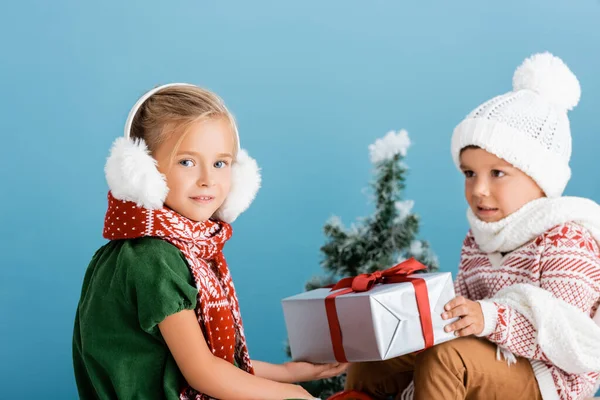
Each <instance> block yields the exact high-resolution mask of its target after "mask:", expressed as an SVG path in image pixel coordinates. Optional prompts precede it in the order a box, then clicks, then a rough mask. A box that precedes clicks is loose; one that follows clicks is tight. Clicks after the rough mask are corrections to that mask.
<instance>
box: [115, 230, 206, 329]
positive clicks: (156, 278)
mask: <svg viewBox="0 0 600 400" xmlns="http://www.w3.org/2000/svg"><path fill="white" fill-rule="evenodd" d="M128 242H129V248H128V249H127V250H126V251H124V252H122V253H121V254H122V255H123V261H125V262H127V263H128V268H127V280H126V281H127V285H126V288H127V289H126V290H128V292H129V293H127V294H126V295H127V297H128V298H129V299H130V300H131V301H132V302H133V303H134V305H135V307H136V308H137V314H138V319H139V323H140V327H141V328H142V329H143V330H144V331H146V332H148V333H151V334H157V333H158V324H159V323H160V322H162V321H163V320H164V319H165V318H166V317H168V316H169V315H173V314H175V313H178V312H179V311H182V310H193V309H194V308H196V302H197V300H196V298H197V295H198V289H197V288H196V287H195V286H194V281H193V279H192V276H191V273H190V270H189V268H188V265H187V262H186V260H185V257H184V256H183V254H182V253H181V251H179V249H178V248H177V247H175V246H173V245H172V244H171V243H168V242H166V241H164V240H162V239H158V238H141V239H137V240H131V241H128Z"/></svg>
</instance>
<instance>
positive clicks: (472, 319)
mask: <svg viewBox="0 0 600 400" xmlns="http://www.w3.org/2000/svg"><path fill="white" fill-rule="evenodd" d="M444 310H446V311H445V312H444V313H443V314H442V319H451V318H460V319H459V320H458V321H456V322H453V323H451V324H448V325H446V327H445V328H444V330H445V331H446V332H452V331H454V334H455V335H456V336H469V335H478V334H480V333H481V332H483V328H484V320H483V311H481V305H480V304H479V303H478V302H476V301H471V300H469V299H465V298H464V297H462V296H458V297H455V298H454V299H452V300H450V301H449V302H448V304H446V305H445V306H444Z"/></svg>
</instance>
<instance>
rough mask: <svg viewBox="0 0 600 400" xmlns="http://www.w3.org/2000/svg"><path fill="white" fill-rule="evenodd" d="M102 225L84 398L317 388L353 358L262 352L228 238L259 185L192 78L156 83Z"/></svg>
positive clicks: (80, 377)
mask: <svg viewBox="0 0 600 400" xmlns="http://www.w3.org/2000/svg"><path fill="white" fill-rule="evenodd" d="M105 171H106V178H107V181H108V185H109V188H110V192H109V194H108V211H107V213H106V217H105V223H104V237H105V238H106V239H109V242H108V243H107V244H106V245H105V246H103V247H101V248H100V249H99V250H98V251H97V252H96V254H95V255H94V257H93V259H92V261H91V263H90V265H89V267H88V270H87V272H86V274H85V278H84V282H83V289H82V293H81V299H80V301H79V305H78V308H77V315H76V319H75V329H74V336H73V358H74V368H75V377H76V381H77V387H78V390H79V394H80V397H81V398H84V399H95V398H99V399H114V398H120V399H129V398H142V399H159V398H160V399H163V398H167V399H177V398H180V399H209V398H227V399H285V398H301V399H310V398H312V396H311V395H310V394H309V393H308V392H306V391H305V390H304V389H302V388H301V387H300V386H296V385H293V384H292V382H299V381H305V380H312V379H319V378H323V377H331V376H335V375H338V374H340V373H341V372H343V371H344V369H345V365H342V364H330V365H313V364H308V363H287V364H283V365H272V364H268V363H264V362H259V361H252V360H251V359H250V356H249V354H248V350H247V347H246V340H245V337H244V330H243V327H242V320H241V316H240V309H239V305H238V300H237V297H236V294H235V289H234V286H233V281H232V279H231V276H230V273H229V269H228V267H227V263H226V262H225V258H224V256H223V252H222V251H223V246H224V245H225V242H226V241H227V240H228V239H229V238H230V237H231V227H230V225H229V224H228V222H232V221H233V220H235V219H236V217H237V216H238V215H239V214H240V213H241V212H242V211H244V210H245V209H246V208H247V207H248V206H249V205H250V203H251V202H252V200H253V198H254V196H255V195H256V192H257V191H258V188H259V186H260V175H259V171H258V167H257V165H256V162H255V161H254V160H253V159H251V158H250V157H249V156H248V155H247V154H246V152H245V151H243V150H240V149H239V137H238V133H237V128H236V124H235V121H234V118H233V116H232V115H231V113H230V112H229V111H228V110H227V108H226V107H225V105H224V104H223V102H222V101H221V99H220V98H219V97H217V96H216V95H215V94H213V93H211V92H209V91H207V90H204V89H201V88H198V87H196V86H192V85H188V84H170V85H165V86H161V87H158V88H156V89H154V90H151V91H150V92H148V93H146V94H145V95H144V96H143V97H142V98H141V99H140V100H139V101H138V102H137V103H136V104H135V105H134V107H133V109H132V110H131V112H130V114H129V117H128V119H127V123H126V125H125V137H124V138H120V139H117V140H116V142H115V143H114V145H113V148H112V151H111V155H110V157H109V158H108V160H107V163H106V168H105Z"/></svg>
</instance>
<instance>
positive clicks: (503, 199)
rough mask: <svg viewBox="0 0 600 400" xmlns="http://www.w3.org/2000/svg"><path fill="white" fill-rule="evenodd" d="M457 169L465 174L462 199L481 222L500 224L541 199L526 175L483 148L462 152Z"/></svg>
mask: <svg viewBox="0 0 600 400" xmlns="http://www.w3.org/2000/svg"><path fill="white" fill-rule="evenodd" d="M460 168H461V170H462V171H463V173H464V175H465V198H466V199H467V202H468V203H469V207H471V210H472V211H473V213H475V215H476V216H477V217H478V218H479V219H480V220H482V221H485V222H496V221H500V220H501V219H503V218H505V217H507V216H509V215H510V214H512V213H513V212H515V211H517V210H518V209H519V208H521V207H522V206H524V205H525V204H527V203H529V202H530V201H532V200H535V199H539V198H540V197H544V192H543V191H542V189H540V187H539V186H538V185H537V183H535V182H534V180H533V179H531V178H530V177H529V176H528V175H525V173H523V172H522V171H521V170H519V169H517V168H515V167H513V166H512V165H511V164H509V163H507V162H506V161H504V160H502V159H501V158H498V157H496V156H495V155H493V154H491V153H488V152H487V151H485V150H483V149H480V148H466V149H464V150H463V151H462V152H461V154H460Z"/></svg>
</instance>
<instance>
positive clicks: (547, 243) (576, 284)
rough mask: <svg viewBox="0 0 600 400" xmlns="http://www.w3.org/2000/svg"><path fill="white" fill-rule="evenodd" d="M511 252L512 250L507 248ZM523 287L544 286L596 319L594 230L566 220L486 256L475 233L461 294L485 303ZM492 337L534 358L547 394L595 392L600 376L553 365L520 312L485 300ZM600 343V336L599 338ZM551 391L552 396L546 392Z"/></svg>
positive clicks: (467, 246)
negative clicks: (501, 292)
mask: <svg viewBox="0 0 600 400" xmlns="http://www.w3.org/2000/svg"><path fill="white" fill-rule="evenodd" d="M505 250H506V249H505ZM518 283H528V284H532V285H534V286H539V287H541V288H542V289H545V290H547V291H549V292H551V293H552V294H553V295H554V296H555V297H557V298H558V299H561V300H564V301H565V302H567V303H569V304H572V305H573V306H575V307H577V308H579V309H581V310H582V311H583V312H585V313H586V314H587V315H590V317H591V316H594V314H595V313H596V310H597V309H598V307H599V305H600V249H599V248H598V244H597V241H596V240H595V238H594V236H593V235H592V234H591V233H590V231H589V230H587V229H586V228H583V227H582V226H581V225H579V224H576V223H572V222H566V223H562V224H559V225H557V226H554V227H552V228H550V229H549V230H547V231H545V232H544V233H542V234H540V235H539V236H537V237H536V238H535V239H533V240H531V241H528V242H527V243H525V244H523V245H521V246H520V247H518V248H516V249H514V250H513V251H510V252H509V253H507V254H505V253H500V252H491V253H486V252H483V251H482V250H481V249H480V246H479V245H478V244H477V242H476V240H475V237H474V235H473V233H472V231H469V233H468V235H467V237H466V238H465V240H464V243H463V248H462V252H461V260H460V266H459V271H458V276H457V280H456V284H455V286H456V292H457V294H458V295H462V296H465V297H467V298H469V299H471V300H484V299H489V298H492V297H494V296H495V294H496V293H498V291H499V290H501V289H503V288H506V287H507V286H511V285H515V284H518ZM480 303H481V304H482V309H483V311H484V317H485V329H484V332H482V334H481V335H480V336H486V337H487V339H489V340H490V341H492V342H494V343H497V344H498V345H499V346H501V347H502V348H504V349H507V350H509V351H510V352H512V353H513V354H515V355H517V356H521V357H525V358H528V359H530V360H531V364H532V366H533V369H534V372H535V374H536V378H537V380H538V384H539V386H540V390H541V392H542V396H543V397H544V398H551V397H556V395H555V394H554V393H552V391H555V392H557V393H558V398H560V399H561V400H575V399H581V398H585V397H587V396H590V395H592V394H593V390H594V388H595V386H596V383H597V381H598V379H599V377H600V374H599V373H596V372H593V373H587V374H569V373H567V372H565V371H563V370H561V369H559V368H558V367H556V366H554V365H552V363H551V362H550V360H549V359H548V358H547V357H546V355H545V354H544V352H543V351H542V350H541V349H540V348H539V346H538V344H537V342H536V335H537V333H536V330H535V328H534V327H533V325H532V324H531V323H530V322H529V321H528V320H527V319H525V317H524V316H523V315H522V314H520V313H518V312H517V311H516V310H514V309H512V308H510V307H507V306H505V305H502V304H498V303H495V302H492V301H482V302H480ZM598 341H599V345H600V338H598ZM545 393H546V394H548V393H550V395H544V394H545Z"/></svg>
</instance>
